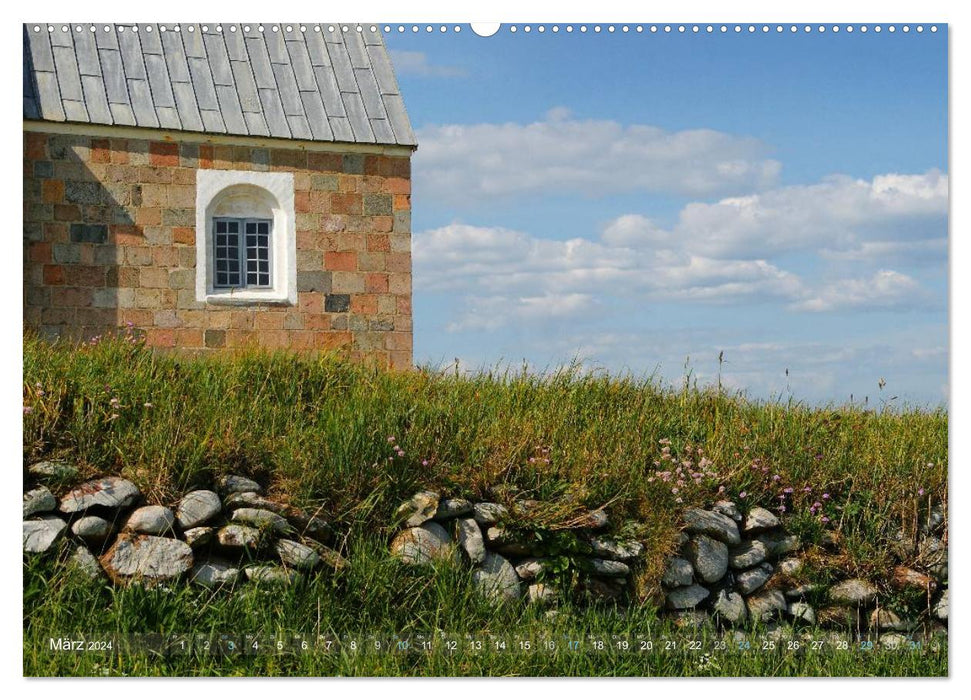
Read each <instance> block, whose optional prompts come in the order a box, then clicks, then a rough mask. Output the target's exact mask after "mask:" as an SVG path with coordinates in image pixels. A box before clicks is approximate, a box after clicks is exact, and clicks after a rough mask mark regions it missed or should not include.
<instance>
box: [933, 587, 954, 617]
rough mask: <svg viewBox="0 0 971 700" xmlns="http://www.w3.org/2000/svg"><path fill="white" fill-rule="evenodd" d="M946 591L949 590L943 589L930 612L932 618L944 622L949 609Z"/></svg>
mask: <svg viewBox="0 0 971 700" xmlns="http://www.w3.org/2000/svg"><path fill="white" fill-rule="evenodd" d="M948 590H950V589H947V588H945V589H944V591H943V592H942V593H941V597H940V598H938V599H937V602H936V603H934V607H933V608H932V610H931V612H933V613H934V617H936V618H937V619H938V620H944V621H945V622H947V613H948V608H949V605H948V601H949V596H948Z"/></svg>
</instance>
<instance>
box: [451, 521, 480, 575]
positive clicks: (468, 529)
mask: <svg viewBox="0 0 971 700" xmlns="http://www.w3.org/2000/svg"><path fill="white" fill-rule="evenodd" d="M456 529H457V531H458V540H459V546H460V547H461V548H462V551H464V552H465V553H466V555H468V557H469V561H471V562H472V563H473V564H481V563H482V562H484V561H485V556H486V548H485V542H484V541H483V539H482V530H480V529H479V525H478V523H476V522H475V519H474V518H460V519H459V520H458V521H457V525H456Z"/></svg>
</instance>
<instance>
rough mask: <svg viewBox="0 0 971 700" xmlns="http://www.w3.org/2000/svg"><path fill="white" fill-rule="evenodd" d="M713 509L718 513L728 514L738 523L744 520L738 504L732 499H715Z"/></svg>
mask: <svg viewBox="0 0 971 700" xmlns="http://www.w3.org/2000/svg"><path fill="white" fill-rule="evenodd" d="M711 509H712V510H713V511H715V512H716V513H721V514H722V515H727V516H728V517H729V518H731V519H732V520H734V521H735V522H736V523H740V522H742V520H743V517H742V513H741V512H740V511H739V510H738V506H736V505H735V504H734V503H732V502H731V501H715V505H713V506H712V507H711Z"/></svg>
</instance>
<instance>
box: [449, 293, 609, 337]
mask: <svg viewBox="0 0 971 700" xmlns="http://www.w3.org/2000/svg"><path fill="white" fill-rule="evenodd" d="M595 306H596V302H595V301H594V298H593V297H592V296H591V295H589V294H549V293H546V294H542V295H539V296H531V297H507V296H494V297H472V298H470V299H467V300H466V308H465V311H464V312H463V314H462V315H461V317H460V318H459V320H457V321H454V322H452V323H449V324H448V325H447V326H446V330H447V331H448V332H450V333H457V332H460V331H466V330H485V331H491V330H496V329H498V328H500V327H502V326H504V325H506V324H508V323H510V322H526V323H529V324H542V323H544V322H547V321H549V320H555V319H561V318H572V317H574V316H577V315H579V314H584V313H589V312H590V311H591V310H592V309H593V308H594V307H595Z"/></svg>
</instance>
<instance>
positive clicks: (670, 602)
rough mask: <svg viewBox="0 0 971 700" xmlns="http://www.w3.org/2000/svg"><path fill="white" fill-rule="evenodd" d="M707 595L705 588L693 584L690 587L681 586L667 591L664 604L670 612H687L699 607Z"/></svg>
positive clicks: (708, 593) (707, 591)
mask: <svg viewBox="0 0 971 700" xmlns="http://www.w3.org/2000/svg"><path fill="white" fill-rule="evenodd" d="M709 595H710V591H709V590H708V589H707V588H705V587H704V586H699V585H698V584H697V583H693V584H691V585H690V586H681V587H680V588H673V589H671V590H670V591H668V593H667V597H666V602H667V606H668V608H670V609H671V610H688V609H690V608H695V607H697V606H699V605H701V603H702V602H703V601H704V600H705V599H707V598H708V596H709Z"/></svg>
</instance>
